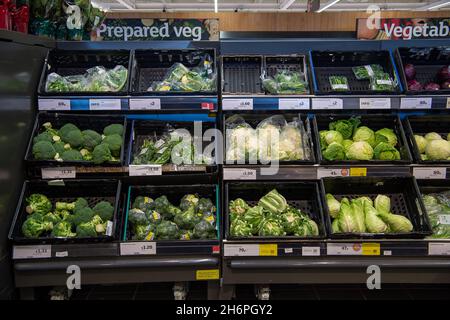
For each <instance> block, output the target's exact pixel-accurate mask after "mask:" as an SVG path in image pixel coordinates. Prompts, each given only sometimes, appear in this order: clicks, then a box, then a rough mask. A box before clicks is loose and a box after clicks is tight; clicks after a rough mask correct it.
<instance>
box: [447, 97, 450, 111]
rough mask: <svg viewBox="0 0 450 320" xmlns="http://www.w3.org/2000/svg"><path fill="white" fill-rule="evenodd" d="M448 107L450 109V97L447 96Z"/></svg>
mask: <svg viewBox="0 0 450 320" xmlns="http://www.w3.org/2000/svg"><path fill="white" fill-rule="evenodd" d="M447 109H450V98H447Z"/></svg>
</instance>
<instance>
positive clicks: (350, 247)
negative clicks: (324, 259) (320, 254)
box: [327, 243, 362, 256]
mask: <svg viewBox="0 0 450 320" xmlns="http://www.w3.org/2000/svg"><path fill="white" fill-rule="evenodd" d="M327 255H329V256H359V255H362V245H361V244H360V243H328V244H327Z"/></svg>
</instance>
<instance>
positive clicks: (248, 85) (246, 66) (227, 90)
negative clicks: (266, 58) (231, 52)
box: [221, 56, 264, 95]
mask: <svg viewBox="0 0 450 320" xmlns="http://www.w3.org/2000/svg"><path fill="white" fill-rule="evenodd" d="M221 62H222V63H221V65H222V94H225V95H227V94H228V95H246V94H247V95H255V94H256V95H259V94H261V95H263V94H264V90H263V88H262V80H261V74H262V71H263V57H262V56H222V57H221Z"/></svg>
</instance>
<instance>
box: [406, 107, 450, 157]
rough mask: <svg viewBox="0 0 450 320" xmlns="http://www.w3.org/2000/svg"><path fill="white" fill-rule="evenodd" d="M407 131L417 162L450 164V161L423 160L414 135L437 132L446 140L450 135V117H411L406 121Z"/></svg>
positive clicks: (442, 115)
mask: <svg viewBox="0 0 450 320" xmlns="http://www.w3.org/2000/svg"><path fill="white" fill-rule="evenodd" d="M405 130H406V135H407V136H408V140H409V143H410V145H411V150H412V153H413V154H414V158H415V161H416V162H418V163H420V164H450V160H426V161H424V160H422V158H421V157H420V153H419V148H418V147H417V143H416V139H414V135H415V134H418V135H422V136H424V135H425V134H427V133H429V132H437V133H439V134H441V135H442V136H443V138H444V139H446V137H447V135H448V134H449V133H450V115H444V114H441V115H429V116H409V117H406V119H405Z"/></svg>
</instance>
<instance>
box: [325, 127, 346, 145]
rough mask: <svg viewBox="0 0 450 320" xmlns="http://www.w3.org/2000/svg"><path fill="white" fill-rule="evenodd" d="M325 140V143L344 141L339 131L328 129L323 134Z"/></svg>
mask: <svg viewBox="0 0 450 320" xmlns="http://www.w3.org/2000/svg"><path fill="white" fill-rule="evenodd" d="M324 139H325V142H326V144H327V145H330V144H332V143H333V142H336V143H339V144H341V143H342V142H343V141H344V138H343V137H342V134H341V133H340V132H339V131H333V130H330V131H328V132H327V133H326V134H325V137H324Z"/></svg>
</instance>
